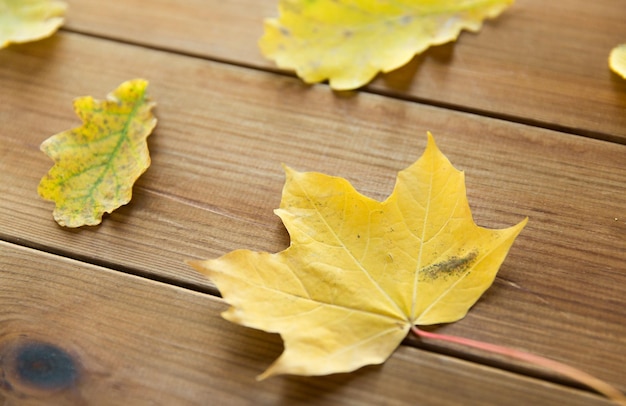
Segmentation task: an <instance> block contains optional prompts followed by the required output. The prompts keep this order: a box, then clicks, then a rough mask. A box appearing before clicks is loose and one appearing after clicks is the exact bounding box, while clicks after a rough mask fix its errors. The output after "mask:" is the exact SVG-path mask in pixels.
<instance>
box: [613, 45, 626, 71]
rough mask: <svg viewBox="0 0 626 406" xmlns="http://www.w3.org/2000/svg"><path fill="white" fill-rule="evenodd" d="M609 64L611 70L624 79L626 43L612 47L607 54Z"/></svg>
mask: <svg viewBox="0 0 626 406" xmlns="http://www.w3.org/2000/svg"><path fill="white" fill-rule="evenodd" d="M609 66H610V67H611V69H612V70H613V72H615V73H617V74H618V75H620V76H621V77H623V78H624V79H626V44H622V45H618V46H616V47H615V48H613V50H612V51H611V54H610V55H609Z"/></svg>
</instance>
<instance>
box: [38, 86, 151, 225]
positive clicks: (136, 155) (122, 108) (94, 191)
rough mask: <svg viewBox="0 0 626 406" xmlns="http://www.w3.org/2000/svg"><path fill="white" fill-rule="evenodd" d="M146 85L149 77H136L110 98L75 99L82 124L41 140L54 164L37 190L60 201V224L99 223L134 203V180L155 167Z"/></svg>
mask: <svg viewBox="0 0 626 406" xmlns="http://www.w3.org/2000/svg"><path fill="white" fill-rule="evenodd" d="M147 86H148V82H147V81H145V80H143V79H135V80H130V81H128V82H124V83H122V84H121V85H120V86H119V87H118V88H117V89H115V90H114V91H113V92H112V93H111V94H109V95H108V96H107V99H106V100H94V99H93V98H92V97H90V96H87V97H81V98H78V99H76V100H74V110H75V111H76V114H78V116H79V117H80V118H81V119H82V120H83V125H82V126H81V127H77V128H74V129H72V130H68V131H64V132H62V133H59V134H56V135H53V136H52V137H50V138H48V139H47V140H46V141H44V142H43V143H42V144H41V150H42V151H43V152H44V153H45V154H46V155H48V156H49V157H50V158H52V160H53V161H54V166H53V167H52V169H50V171H49V172H48V174H46V175H45V176H44V177H43V179H42V180H41V182H40V183H39V190H38V191H39V195H40V196H41V197H43V198H44V199H48V200H52V201H54V202H55V203H56V207H55V209H54V219H55V220H56V221H57V222H58V223H59V224H60V225H62V226H66V227H80V226H83V225H96V224H100V222H101V221H102V215H103V214H104V213H111V212H112V211H113V210H115V209H117V208H118V207H120V206H122V205H124V204H126V203H128V202H129V201H130V199H131V195H132V187H133V184H134V183H135V181H136V180H137V178H139V176H140V175H141V174H142V173H144V172H145V171H146V169H147V168H148V167H149V166H150V155H149V152H148V144H147V137H148V136H149V135H150V133H151V131H152V129H153V128H154V126H155V125H156V121H157V120H156V118H155V117H154V116H153V115H152V113H151V110H152V108H153V107H154V105H155V103H153V102H151V101H150V100H149V98H148V97H147V95H146V88H147Z"/></svg>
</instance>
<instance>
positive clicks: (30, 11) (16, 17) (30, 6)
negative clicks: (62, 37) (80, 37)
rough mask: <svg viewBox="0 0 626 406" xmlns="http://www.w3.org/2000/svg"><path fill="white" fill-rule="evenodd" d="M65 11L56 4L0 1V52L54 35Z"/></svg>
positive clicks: (36, 0)
mask: <svg viewBox="0 0 626 406" xmlns="http://www.w3.org/2000/svg"><path fill="white" fill-rule="evenodd" d="M66 8H67V5H66V4H65V3H64V2H62V1H56V0H0V48H4V47H6V46H7V45H9V44H11V43H21V42H30V41H36V40H39V39H42V38H46V37H49V36H50V35H52V34H54V33H55V32H56V30H57V29H58V28H59V27H60V26H61V25H62V24H63V14H64V13H65V9H66Z"/></svg>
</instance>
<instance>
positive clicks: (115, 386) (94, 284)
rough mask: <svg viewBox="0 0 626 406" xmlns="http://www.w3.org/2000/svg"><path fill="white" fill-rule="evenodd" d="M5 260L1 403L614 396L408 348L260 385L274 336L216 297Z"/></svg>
mask: <svg viewBox="0 0 626 406" xmlns="http://www.w3.org/2000/svg"><path fill="white" fill-rule="evenodd" d="M0 269H2V272H0V286H2V290H1V291H0V292H1V294H0V355H1V356H0V373H1V375H0V376H1V377H2V379H1V380H0V393H1V394H2V396H4V397H5V402H4V404H5V405H7V406H9V405H29V406H30V405H50V404H55V405H82V404H89V405H120V404H133V405H148V404H150V405H155V404H159V405H172V404H176V405H193V404H196V405H200V404H207V402H211V403H212V404H220V405H247V404H250V405H252V404H255V405H259V404H273V405H280V404H285V405H286V404H294V402H296V403H298V404H311V405H327V404H333V405H363V404H386V405H401V404H414V403H415V402H416V401H419V402H420V404H429V405H453V404H458V403H459V399H463V404H466V405H472V404H475V405H479V404H480V405H501V404H506V403H507V402H508V401H510V400H511V399H515V401H516V402H520V403H521V404H539V403H540V404H543V405H560V404H564V403H565V404H568V405H608V404H609V403H608V402H607V401H605V400H604V399H602V398H599V397H598V396H595V395H591V394H589V393H585V392H581V391H578V390H574V389H568V388H564V387H560V386H558V385H554V384H549V383H545V382H542V381H538V380H535V379H530V378H526V377H523V376H518V375H515V374H511V373H507V372H503V371H499V370H497V369H493V368H489V367H486V366H481V365H476V364H472V363H470V362H466V361H461V360H457V359H454V358H450V357H446V356H442V355H437V354H431V353H428V352H426V351H420V350H416V349H414V348H410V347H401V348H400V349H399V350H398V351H396V353H394V354H393V355H392V357H391V358H390V359H389V361H388V362H387V363H386V364H384V365H383V366H375V367H367V368H363V369H361V370H360V371H357V372H355V373H353V374H341V375H334V376H328V377H320V378H296V377H277V378H273V379H269V380H267V381H263V382H256V381H255V379H254V377H255V375H256V374H258V373H259V372H261V371H262V370H263V368H265V367H266V366H267V365H269V363H270V362H271V361H272V360H273V358H275V357H276V356H277V355H278V354H279V353H280V351H281V344H280V340H279V339H278V337H276V336H274V335H270V334H266V333H263V332H259V331H255V330H251V329H245V328H243V327H239V326H236V325H234V324H231V323H228V322H226V321H225V320H223V319H222V318H221V317H220V316H219V313H220V311H222V310H224V309H225V305H224V304H223V303H222V302H221V301H220V300H219V299H216V298H214V297H212V296H209V295H204V294H199V293H195V292H191V291H187V290H185V289H181V288H177V287H173V286H170V285H165V284H161V283H157V282H152V281H147V280H145V279H142V278H137V277H133V276H129V275H126V274H120V273H118V272H115V271H111V270H109V269H105V268H101V267H96V266H92V265H88V264H84V263H81V262H77V261H73V260H69V259H67V258H63V257H57V256H54V255H50V254H46V253H42V252H38V251H35V250H31V249H26V248H23V247H19V246H15V245H11V244H7V243H4V242H0ZM33 348H39V349H41V348H45V350H46V351H47V352H46V351H39V352H37V351H34V352H33ZM49 354H54V355H56V359H53V357H52V356H50V355H49ZM59 359H63V360H64V361H65V363H61V362H60V361H59Z"/></svg>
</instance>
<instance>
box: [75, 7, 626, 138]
mask: <svg viewBox="0 0 626 406" xmlns="http://www.w3.org/2000/svg"><path fill="white" fill-rule="evenodd" d="M69 4H70V8H69V12H68V23H67V29H69V30H75V31H80V32H84V33H89V34H94V35H98V36H103V37H107V38H114V39H120V40H123V41H128V42H132V43H138V44H145V45H149V46H151V47H156V48H160V49H169V50H175V51H176V52H183V53H188V54H193V55H198V56H202V57H206V58H210V59H215V60H221V61H228V62H230V63H235V64H240V65H245V66H251V67H257V68H262V69H276V68H275V65H274V64H273V62H271V61H267V60H265V59H264V58H263V57H262V55H261V54H260V51H259V50H258V47H257V42H258V39H259V38H260V37H261V35H262V34H263V23H262V21H263V20H264V19H265V18H269V17H276V16H277V13H278V11H277V4H278V0H235V1H228V2H223V1H220V0H208V1H205V0H190V1H186V2H185V5H184V6H180V4H179V2H176V1H174V0H158V1H153V2H151V3H150V7H145V6H144V3H143V2H142V1H141V0H112V1H107V2H104V3H103V2H101V1H98V0H70V1H69ZM624 21H626V7H623V5H621V4H620V3H619V2H617V3H616V2H615V1H612V0H598V1H593V2H589V1H585V0H563V1H559V2H548V3H546V2H545V1H541V0H517V1H516V3H515V4H514V5H513V6H512V7H511V8H510V9H509V10H507V11H506V12H505V13H504V14H503V15H502V16H501V17H499V18H498V19H497V20H494V21H490V22H487V23H486V24H485V26H484V28H483V30H482V31H481V32H480V33H479V34H468V33H464V34H462V35H461V37H460V39H459V40H458V42H456V43H454V44H448V45H444V46H439V47H435V48H432V49H430V50H429V51H427V52H425V53H423V54H422V55H420V56H418V57H416V58H414V59H413V61H411V62H410V63H409V64H408V65H406V66H405V67H403V68H401V69H400V70H397V71H395V72H392V73H390V74H387V75H381V76H380V77H379V78H378V79H377V80H376V81H375V82H374V83H373V84H372V85H370V86H369V87H368V89H369V90H370V91H374V92H379V93H383V94H385V95H389V96H391V97H397V98H405V99H411V100H417V101H420V102H424V103H429V104H435V105H440V106H445V107H448V108H453V109H458V110H463V111H471V112H478V113H480V114H483V115H490V116H497V117H502V118H506V119H508V120H513V121H518V122H524V123H530V124H533V125H539V126H543V127H547V128H552V129H559V130H565V131H568V132H573V133H576V134H583V135H587V136H593V137H596V138H602V139H607V140H613V141H618V142H621V143H626V114H624V111H625V109H626V81H624V80H623V79H621V78H620V77H619V76H617V75H615V74H613V73H612V72H611V71H610V70H609V68H608V55H609V51H610V50H611V49H612V48H613V47H614V46H616V45H617V44H620V43H623V42H625V41H626V24H624Z"/></svg>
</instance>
